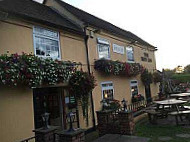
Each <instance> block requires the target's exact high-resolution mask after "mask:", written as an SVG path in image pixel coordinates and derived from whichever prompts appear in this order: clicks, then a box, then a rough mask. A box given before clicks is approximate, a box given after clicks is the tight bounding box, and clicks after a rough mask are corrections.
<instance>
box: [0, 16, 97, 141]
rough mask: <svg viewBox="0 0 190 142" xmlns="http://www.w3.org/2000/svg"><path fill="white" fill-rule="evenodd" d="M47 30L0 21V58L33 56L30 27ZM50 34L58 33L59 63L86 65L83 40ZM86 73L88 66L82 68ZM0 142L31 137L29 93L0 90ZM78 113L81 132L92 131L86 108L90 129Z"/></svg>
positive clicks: (66, 35) (13, 21)
mask: <svg viewBox="0 0 190 142" xmlns="http://www.w3.org/2000/svg"><path fill="white" fill-rule="evenodd" d="M36 25H37V26H40V27H44V28H48V27H46V26H43V25H40V24H36V23H29V22H26V21H22V20H19V19H8V20H7V21H6V22H2V21H0V54H5V53H7V51H9V54H13V53H18V54H21V53H22V52H25V53H33V54H34V47H33V26H36ZM50 29H52V30H56V31H59V33H60V49H61V58H62V60H70V61H75V62H81V63H82V64H85V65H86V64H87V63H86V49H85V44H84V38H83V37H82V36H79V35H74V34H71V33H68V32H66V31H63V30H61V29H54V28H51V27H50ZM83 70H84V71H86V70H87V66H83ZM0 90H1V91H0V110H1V111H0V116H1V119H0V131H1V133H0V139H1V140H0V141H2V142H15V141H19V140H22V139H25V138H28V137H31V136H32V135H33V133H32V130H33V129H34V120H33V119H34V115H33V98H32V96H33V94H32V90H30V89H28V90H27V89H23V90H22V89H17V88H15V89H9V88H4V89H3V90H2V88H1V89H0ZM79 112H80V125H81V128H89V127H92V126H93V124H92V111H91V105H90V106H89V125H88V126H87V125H86V122H85V118H84V117H83V116H82V110H81V109H80V110H79Z"/></svg>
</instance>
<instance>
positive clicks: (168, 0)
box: [37, 0, 190, 70]
mask: <svg viewBox="0 0 190 142" xmlns="http://www.w3.org/2000/svg"><path fill="white" fill-rule="evenodd" d="M37 1H42V0H37ZM63 1H65V2H67V3H69V4H71V5H73V6H75V7H78V8H80V9H82V10H84V11H86V12H88V13H90V14H93V15H95V16H97V17H99V18H102V19H104V20H106V21H108V22H111V23H112V24H114V25H116V26H118V27H120V28H122V29H125V30H127V31H131V32H132V33H134V34H135V35H137V36H139V37H140V38H142V39H143V40H145V41H147V42H148V43H150V44H152V45H154V46H156V47H157V48H158V51H156V63H157V69H159V70H161V69H162V68H170V69H173V68H175V67H177V66H178V65H182V66H186V65H188V64H190V42H189V41H190V0H63Z"/></svg>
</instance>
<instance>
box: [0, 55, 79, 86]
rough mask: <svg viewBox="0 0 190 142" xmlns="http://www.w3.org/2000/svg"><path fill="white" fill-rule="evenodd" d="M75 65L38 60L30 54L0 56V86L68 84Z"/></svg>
mask: <svg viewBox="0 0 190 142" xmlns="http://www.w3.org/2000/svg"><path fill="white" fill-rule="evenodd" d="M75 70H76V63H72V62H69V61H58V60H53V59H50V58H46V59H43V58H39V57H37V56H34V55H31V54H25V53H23V54H22V55H18V54H11V55H9V56H8V55H7V54H4V55H1V56H0V85H9V86H17V85H25V86H29V87H35V86H39V85H55V84H58V83H64V82H68V80H69V78H70V77H71V75H72V74H73V72H75Z"/></svg>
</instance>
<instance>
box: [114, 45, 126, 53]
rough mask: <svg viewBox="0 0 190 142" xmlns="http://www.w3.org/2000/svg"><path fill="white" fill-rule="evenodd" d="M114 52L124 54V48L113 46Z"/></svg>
mask: <svg viewBox="0 0 190 142" xmlns="http://www.w3.org/2000/svg"><path fill="white" fill-rule="evenodd" d="M113 52H115V53H119V54H124V47H123V46H120V45H117V44H113Z"/></svg>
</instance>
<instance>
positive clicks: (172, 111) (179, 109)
mask: <svg viewBox="0 0 190 142" xmlns="http://www.w3.org/2000/svg"><path fill="white" fill-rule="evenodd" d="M186 102H187V101H184V100H177V99H167V100H163V101H154V103H155V104H156V105H157V107H156V108H155V109H152V110H147V111H146V112H147V113H148V117H149V121H150V122H151V123H156V121H157V118H158V117H161V118H165V117H167V115H168V114H169V115H173V116H175V117H176V124H177V125H178V116H179V117H180V119H181V121H182V115H183V114H185V115H187V114H190V111H189V110H185V109H184V108H183V104H184V103H186Z"/></svg>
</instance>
